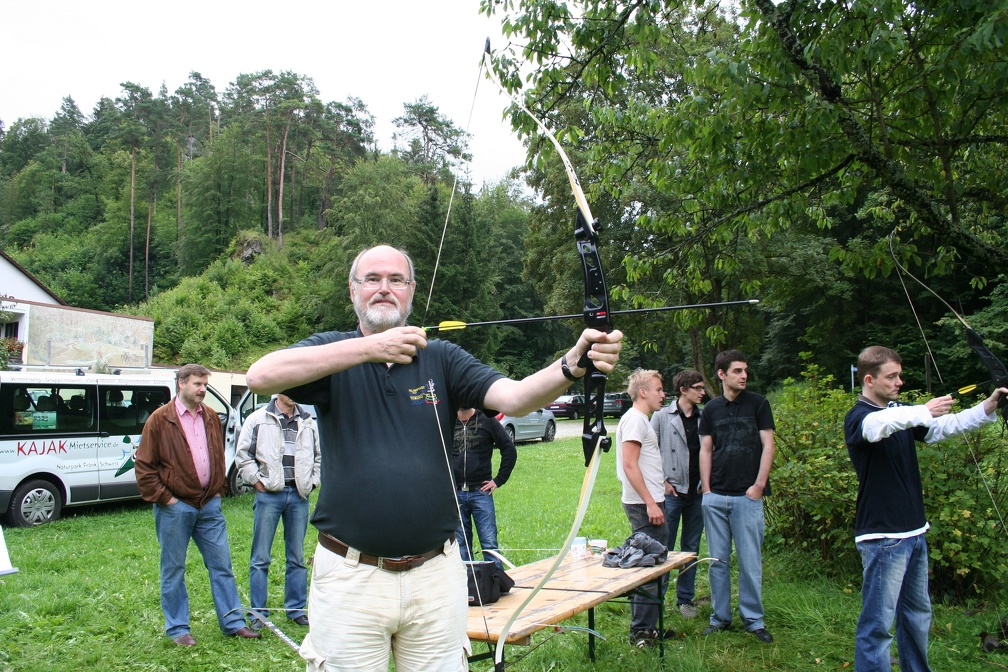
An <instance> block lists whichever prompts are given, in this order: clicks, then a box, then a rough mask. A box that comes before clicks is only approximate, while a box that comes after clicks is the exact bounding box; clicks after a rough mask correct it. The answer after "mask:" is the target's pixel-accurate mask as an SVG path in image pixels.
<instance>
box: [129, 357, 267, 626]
mask: <svg viewBox="0 0 1008 672" xmlns="http://www.w3.org/2000/svg"><path fill="white" fill-rule="evenodd" d="M209 376H210V371H209V370H208V369H207V368H206V367H203V366H200V365H199V364H186V365H185V366H183V367H182V368H181V369H179V370H178V374H177V385H178V395H177V396H176V397H175V399H174V401H172V402H171V403H168V404H165V405H164V406H162V407H161V408H159V409H157V410H156V411H154V412H153V413H151V416H150V417H149V418H148V419H147V422H146V423H145V424H144V428H143V436H142V437H141V439H140V446H139V447H138V448H137V452H136V479H137V486H138V487H139V488H140V495H141V496H142V497H143V498H144V500H146V501H148V502H153V504H154V529H155V531H156V532H157V537H158V542H159V543H160V544H161V610H162V611H163V612H164V615H165V632H166V633H167V635H168V636H169V637H170V638H171V639H172V640H173V641H174V642H175V643H176V644H178V645H180V646H195V645H196V640H195V639H194V638H193V636H192V635H191V634H190V632H189V593H188V591H187V590H186V585H185V564H186V552H187V551H188V550H189V540H190V539H192V540H193V541H194V542H196V547H197V548H198V549H199V552H200V554H201V555H202V556H203V563H204V564H205V565H206V567H207V571H209V573H210V592H211V594H212V595H213V601H214V609H215V610H216V612H217V622H218V623H219V624H220V628H221V630H222V631H223V632H224V634H226V635H231V636H235V637H245V638H248V639H258V638H259V637H261V635H260V634H259V633H258V632H255V631H253V630H251V629H249V628H248V627H247V626H246V623H245V615H244V613H243V611H242V607H241V601H240V600H239V598H238V587H237V585H236V584H235V577H234V572H232V571H231V549H230V547H229V546H228V540H227V525H226V523H225V521H224V514H223V513H222V511H221V495H223V494H224V491H225V489H226V487H227V465H226V464H225V462H224V437H223V434H222V432H221V426H220V421H219V420H218V418H217V414H216V413H214V411H213V410H211V409H209V408H207V407H206V406H204V405H203V398H204V397H205V396H206V386H207V378H209Z"/></svg>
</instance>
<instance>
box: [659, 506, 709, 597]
mask: <svg viewBox="0 0 1008 672" xmlns="http://www.w3.org/2000/svg"><path fill="white" fill-rule="evenodd" d="M676 494H677V495H678V496H676V495H665V524H666V525H668V547H669V550H670V551H671V550H673V548H674V547H675V542H676V536H677V535H678V534H679V519H680V518H681V519H682V540H681V541H680V543H679V550H680V551H685V552H687V553H699V552H700V536H701V535H702V534H703V527H704V525H703V507H702V506H701V499H702V498H701V496H700V493H697V494H695V495H684V494H682V493H676ZM694 595H696V565H695V564H694V565H693V566H692V567H690V568H689V569H681V570H679V577H678V578H677V579H676V600H677V602H678V603H679V604H693V596H694Z"/></svg>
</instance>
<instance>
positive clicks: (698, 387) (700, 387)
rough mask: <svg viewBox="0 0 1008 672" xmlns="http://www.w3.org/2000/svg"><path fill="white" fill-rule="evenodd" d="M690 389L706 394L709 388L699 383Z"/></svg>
mask: <svg viewBox="0 0 1008 672" xmlns="http://www.w3.org/2000/svg"><path fill="white" fill-rule="evenodd" d="M690 387H691V388H692V389H694V390H696V391H697V392H704V391H705V390H706V389H707V388H706V387H704V384H703V383H697V384H696V385H690Z"/></svg>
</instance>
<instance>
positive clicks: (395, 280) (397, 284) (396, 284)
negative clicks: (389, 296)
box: [353, 275, 413, 290]
mask: <svg viewBox="0 0 1008 672" xmlns="http://www.w3.org/2000/svg"><path fill="white" fill-rule="evenodd" d="M353 281H354V282H356V283H357V284H358V285H360V286H361V287H363V288H364V289H379V288H380V287H381V286H382V283H383V282H385V283H388V286H389V289H396V290H399V289H406V288H407V287H409V285H410V283H411V282H413V281H412V280H410V279H409V278H404V277H403V276H401V275H389V276H384V275H365V276H364V277H363V278H354V279H353Z"/></svg>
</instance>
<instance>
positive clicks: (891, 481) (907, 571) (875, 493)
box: [844, 345, 1008, 672]
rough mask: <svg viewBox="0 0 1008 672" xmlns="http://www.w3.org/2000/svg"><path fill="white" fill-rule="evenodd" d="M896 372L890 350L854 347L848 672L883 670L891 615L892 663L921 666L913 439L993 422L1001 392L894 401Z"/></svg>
mask: <svg viewBox="0 0 1008 672" xmlns="http://www.w3.org/2000/svg"><path fill="white" fill-rule="evenodd" d="M902 372H903V366H902V360H901V359H900V356H899V355H898V354H897V353H896V352H895V351H893V350H890V349H889V348H885V347H882V346H878V345H873V346H869V347H867V348H865V349H864V350H862V351H861V354H860V355H859V356H858V375H859V376H860V377H861V394H860V396H859V397H858V400H857V403H856V404H855V405H854V408H852V409H851V410H850V411H849V412H848V413H847V417H846V419H845V420H844V440H845V441H846V443H847V453H848V454H849V455H850V459H851V462H852V463H853V465H854V471H856V472H857V477H858V495H857V506H856V509H855V514H854V541H855V543H856V544H857V548H858V552H859V553H860V554H861V564H862V567H863V568H864V578H863V582H862V587H861V617H860V618H859V619H858V624H857V635H856V638H855V649H854V667H855V668H856V669H857V672H888V670H889V669H890V652H889V649H890V646H891V644H892V635H891V634H889V630H890V628H892V625H893V621H894V620H895V621H896V648H897V650H898V651H899V662H900V669H901V670H903V672H930V670H931V668H930V666H929V665H928V660H927V646H928V630H929V629H930V627H931V599H930V597H929V595H928V560H927V558H928V555H927V543H926V541H925V540H924V533H925V532H926V531H927V529H928V522H927V518H926V517H925V514H924V491H923V488H922V486H921V475H920V467H919V466H918V464H917V449H916V445H915V443H916V441H924V442H927V443H935V442H937V441H941V440H942V439H945V438H947V437H949V436H953V435H955V434H960V433H962V432H965V431H967V430H971V429H976V428H978V427H980V426H981V425H983V424H985V423H988V422H993V421H994V419H995V418H996V415H995V413H996V411H997V406H998V400H999V399H1000V398H1001V396H1002V395H1006V394H1008V389H1006V388H1003V387H1002V388H998V389H997V390H995V391H994V393H993V394H992V395H991V396H990V397H988V398H987V399H985V400H984V401H982V402H981V403H979V404H977V405H976V406H974V407H973V408H970V409H967V410H965V411H961V412H959V413H956V414H954V415H949V414H948V413H949V411H950V410H951V409H952V397H951V396H948V395H946V396H944V397H937V398H935V399H932V400H931V401H929V402H927V403H926V404H920V405H917V406H910V405H907V404H901V403H899V402H898V401H897V399H898V398H899V392H900V387H902V385H903V380H902V379H901V378H900V374H901V373H902Z"/></svg>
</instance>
